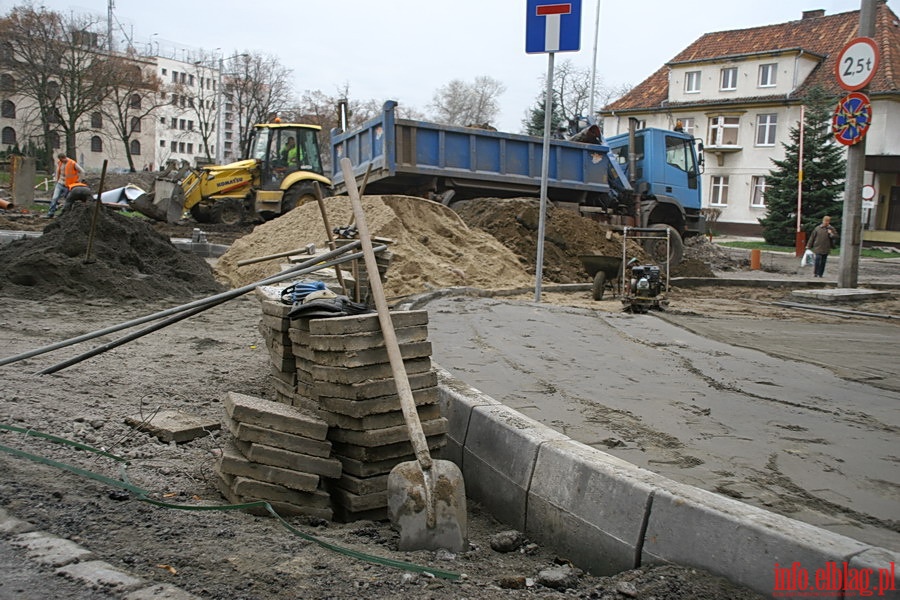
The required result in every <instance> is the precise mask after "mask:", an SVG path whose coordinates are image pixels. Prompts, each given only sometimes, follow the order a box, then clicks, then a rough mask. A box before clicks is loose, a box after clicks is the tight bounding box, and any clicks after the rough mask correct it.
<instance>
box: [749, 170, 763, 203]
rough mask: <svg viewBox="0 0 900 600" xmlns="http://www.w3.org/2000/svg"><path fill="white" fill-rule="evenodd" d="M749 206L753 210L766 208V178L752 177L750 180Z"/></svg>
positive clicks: (760, 176)
mask: <svg viewBox="0 0 900 600" xmlns="http://www.w3.org/2000/svg"><path fill="white" fill-rule="evenodd" d="M751 181H752V183H751V188H752V189H751V190H750V206H752V207H753V208H765V207H766V178H765V177H763V176H762V175H754V176H753V179H752V180H751Z"/></svg>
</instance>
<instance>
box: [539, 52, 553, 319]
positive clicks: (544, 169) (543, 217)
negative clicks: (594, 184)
mask: <svg viewBox="0 0 900 600" xmlns="http://www.w3.org/2000/svg"><path fill="white" fill-rule="evenodd" d="M555 54H556V53H555V52H550V53H549V54H548V61H547V94H546V95H545V96H544V153H543V156H541V210H540V218H539V219H538V236H537V258H536V260H535V269H534V301H535V302H540V301H541V279H542V278H543V276H544V230H545V229H546V227H547V202H548V200H547V178H548V177H549V176H550V125H551V123H552V116H553V57H554V56H555Z"/></svg>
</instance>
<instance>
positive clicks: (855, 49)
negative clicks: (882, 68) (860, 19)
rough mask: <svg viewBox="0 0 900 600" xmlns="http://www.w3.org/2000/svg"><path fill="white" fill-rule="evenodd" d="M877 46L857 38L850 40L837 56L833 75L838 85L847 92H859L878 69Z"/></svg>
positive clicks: (868, 39)
mask: <svg viewBox="0 0 900 600" xmlns="http://www.w3.org/2000/svg"><path fill="white" fill-rule="evenodd" d="M878 60H879V58H878V46H876V45H875V40H873V39H872V38H867V37H858V38H855V39H853V40H850V43H848V44H847V45H846V46H844V49H843V50H841V53H840V54H839V55H838V60H837V63H835V65H834V74H835V75H837V80H838V83H839V84H840V85H841V87H842V88H844V89H845V90H847V91H850V92H855V91H856V90H861V89H863V88H864V87H866V86H867V85H869V82H870V81H872V78H873V77H875V71H876V70H877V69H878Z"/></svg>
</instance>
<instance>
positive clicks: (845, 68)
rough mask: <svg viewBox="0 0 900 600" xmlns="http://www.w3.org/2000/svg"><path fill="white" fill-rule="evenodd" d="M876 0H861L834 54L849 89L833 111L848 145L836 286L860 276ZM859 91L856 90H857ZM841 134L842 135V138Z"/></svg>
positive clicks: (851, 282)
mask: <svg viewBox="0 0 900 600" xmlns="http://www.w3.org/2000/svg"><path fill="white" fill-rule="evenodd" d="M878 4H879V2H878V1H877V0H861V6H860V10H859V37H857V38H855V39H853V40H850V42H849V43H848V44H847V45H846V46H844V48H843V50H841V52H840V54H839V55H838V57H837V64H836V65H835V70H834V72H835V76H836V77H837V81H838V84H840V86H841V87H842V88H843V89H845V90H847V91H848V92H852V93H851V94H849V95H848V96H847V97H845V98H842V99H841V101H840V103H839V104H838V107H837V109H836V111H835V117H834V120H833V121H832V126H833V127H836V130H835V137H836V139H837V140H838V141H839V142H841V143H843V144H848V142H849V144H848V148H847V174H846V177H845V178H844V209H843V213H842V216H841V232H840V235H841V263H840V267H839V270H838V279H837V285H838V287H839V288H855V287H857V284H858V277H859V257H860V248H862V243H863V239H862V237H863V236H862V186H863V174H864V173H865V163H866V140H865V133H866V130H867V129H868V128H869V125H870V124H871V119H872V107H871V105H870V104H869V101H868V100H869V99H868V97H866V95H865V93H864V92H865V88H866V86H868V85H869V83H870V82H871V81H872V79H873V78H874V77H875V74H876V70H877V69H878V63H879V56H878V46H877V44H875V42H874V41H873V40H872V39H871V38H872V37H873V36H874V35H875V13H876V11H877V10H878ZM856 92H859V93H856ZM842 138H843V139H842Z"/></svg>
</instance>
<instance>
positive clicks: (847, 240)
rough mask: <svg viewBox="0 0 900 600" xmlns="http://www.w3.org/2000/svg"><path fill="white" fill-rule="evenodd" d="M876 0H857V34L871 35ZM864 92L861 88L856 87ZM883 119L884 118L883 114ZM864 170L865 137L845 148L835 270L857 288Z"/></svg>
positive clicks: (845, 285)
mask: <svg viewBox="0 0 900 600" xmlns="http://www.w3.org/2000/svg"><path fill="white" fill-rule="evenodd" d="M877 5H878V2H877V0H861V7H860V10H859V35H860V36H862V37H875V10H876V8H877ZM860 91H861V92H862V93H866V90H865V88H864V89H862V90H860ZM885 118H886V117H885ZM865 170H866V138H863V139H862V140H860V141H859V143H857V144H854V145H852V146H850V148H849V149H848V150H847V177H846V178H845V182H846V183H845V185H844V211H843V215H842V218H841V229H842V230H843V231H841V232H840V235H841V264H840V270H839V271H838V281H837V285H838V287H839V288H855V287H857V283H858V281H857V279H858V276H859V254H860V251H859V249H860V247H861V246H862V219H861V218H860V217H861V214H862V186H863V174H864V173H865Z"/></svg>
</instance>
